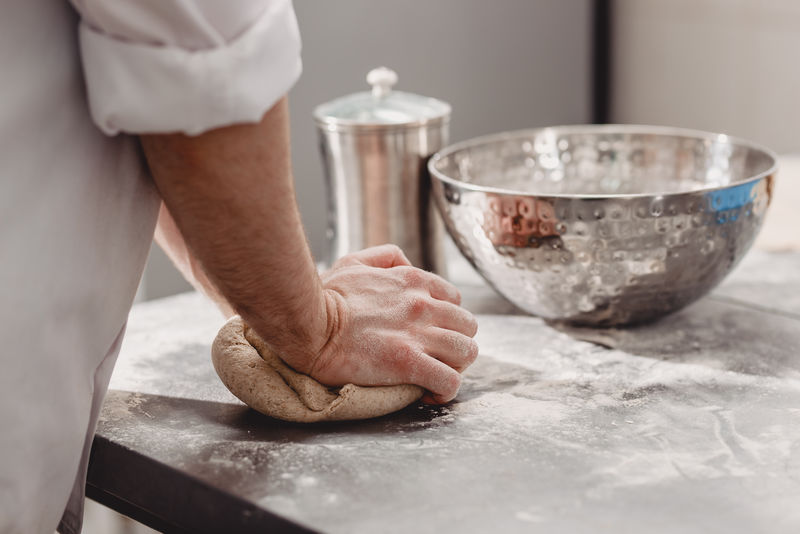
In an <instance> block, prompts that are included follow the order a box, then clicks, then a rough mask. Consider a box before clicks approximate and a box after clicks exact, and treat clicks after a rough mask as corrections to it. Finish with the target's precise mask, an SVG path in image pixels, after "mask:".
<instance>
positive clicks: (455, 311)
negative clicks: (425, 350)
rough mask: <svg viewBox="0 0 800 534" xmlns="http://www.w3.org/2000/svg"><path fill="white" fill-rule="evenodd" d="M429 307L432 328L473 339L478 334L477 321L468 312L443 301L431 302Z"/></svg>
mask: <svg viewBox="0 0 800 534" xmlns="http://www.w3.org/2000/svg"><path fill="white" fill-rule="evenodd" d="M429 306H430V321H431V324H432V325H433V326H438V327H439V328H444V329H446V330H452V331H454V332H460V333H462V334H464V335H465V336H468V337H475V334H476V333H477V332H478V321H477V320H476V319H475V316H474V315H472V314H471V313H470V312H468V311H467V310H465V309H464V308H462V307H461V306H456V305H455V304H453V303H450V302H445V301H443V300H432V301H430V303H429Z"/></svg>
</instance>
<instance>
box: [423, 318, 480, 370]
mask: <svg viewBox="0 0 800 534" xmlns="http://www.w3.org/2000/svg"><path fill="white" fill-rule="evenodd" d="M423 343H424V346H425V352H426V353H428V354H430V355H431V356H433V357H434V358H436V359H437V360H439V361H440V362H442V363H445V364H447V365H449V366H450V367H452V368H453V369H455V370H456V371H458V372H459V373H462V372H464V370H465V369H466V368H467V367H469V366H470V365H472V362H474V361H475V359H476V358H477V357H478V344H477V343H476V342H475V340H474V339H472V338H471V337H467V336H465V335H464V334H461V333H459V332H454V331H453V330H445V329H443V328H438V327H433V328H431V329H430V330H429V331H428V332H427V335H426V336H425V337H424V339H423Z"/></svg>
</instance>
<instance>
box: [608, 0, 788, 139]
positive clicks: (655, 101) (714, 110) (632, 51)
mask: <svg viewBox="0 0 800 534" xmlns="http://www.w3.org/2000/svg"><path fill="white" fill-rule="evenodd" d="M613 13H614V17H613V22H612V24H613V36H614V38H613V49H614V53H613V60H612V94H613V99H612V111H611V117H612V120H614V121H618V122H631V123H644V124H666V125H673V126H685V127H690V128H699V129H704V130H712V131H721V132H726V133H729V134H734V135H737V136H741V137H745V138H749V139H752V140H754V141H758V142H760V143H762V144H765V145H767V146H769V147H771V148H773V149H774V150H776V151H778V152H783V153H785V152H797V151H800V1H798V0H669V1H667V0H615V2H614V4H613Z"/></svg>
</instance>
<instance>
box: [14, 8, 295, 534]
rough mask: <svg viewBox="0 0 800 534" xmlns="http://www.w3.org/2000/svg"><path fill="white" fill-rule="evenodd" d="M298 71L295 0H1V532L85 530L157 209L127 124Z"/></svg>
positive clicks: (248, 117) (264, 102)
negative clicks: (112, 387) (96, 448)
mask: <svg viewBox="0 0 800 534" xmlns="http://www.w3.org/2000/svg"><path fill="white" fill-rule="evenodd" d="M300 70H301V66H300V40H299V34H298V30H297V23H296V20H295V16H294V12H293V9H292V5H291V0H226V1H220V0H76V1H75V2H74V5H72V6H71V5H70V4H68V3H67V2H66V1H61V2H59V1H56V0H18V1H14V2H4V3H3V5H2V6H0V223H2V224H0V533H3V534H6V533H24V534H29V533H37V532H41V533H48V534H50V533H52V532H53V530H54V529H56V527H57V525H59V521H60V526H59V527H58V528H59V530H60V531H61V532H63V533H73V532H79V531H80V527H81V520H82V515H83V492H84V483H85V474H86V465H87V460H88V453H89V448H90V445H91V441H92V436H93V434H94V429H95V425H96V421H97V415H98V411H99V409H100V405H101V404H102V399H103V396H104V394H105V391H106V389H107V384H108V380H109V377H110V374H111V370H112V369H113V366H114V361H115V359H116V355H117V351H118V350H119V346H120V343H121V340H122V336H123V332H124V328H125V322H126V318H127V315H128V311H129V308H130V305H131V303H132V301H133V297H134V294H135V292H136V287H137V284H138V281H139V278H140V277H141V273H142V269H143V267H144V263H145V260H146V256H147V251H148V247H149V244H150V241H151V239H152V235H153V229H154V226H155V222H156V218H157V212H158V205H159V197H158V195H157V192H156V190H155V188H154V186H153V184H152V182H151V180H150V178H149V176H148V175H147V172H146V169H145V167H144V165H143V161H142V157H141V154H140V152H139V150H138V148H137V146H138V145H137V143H136V140H135V138H134V137H132V136H130V135H127V134H131V133H134V134H135V133H144V132H175V131H183V132H186V133H189V134H196V133H199V132H202V131H205V130H208V129H211V128H215V127H218V126H223V125H229V124H233V123H240V122H255V121H258V120H259V119H260V118H261V117H262V115H263V114H264V112H266V111H267V110H268V109H269V108H270V107H272V105H273V104H274V103H275V102H276V101H277V100H278V99H279V98H280V97H281V96H282V95H283V94H285V93H286V92H287V91H288V89H289V88H290V87H291V86H292V85H293V84H294V82H295V81H296V79H297V78H298V76H299V74H300ZM101 130H102V131H101Z"/></svg>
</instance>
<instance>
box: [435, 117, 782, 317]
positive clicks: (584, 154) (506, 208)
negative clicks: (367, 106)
mask: <svg viewBox="0 0 800 534" xmlns="http://www.w3.org/2000/svg"><path fill="white" fill-rule="evenodd" d="M428 168H429V170H430V173H431V176H432V182H433V184H432V185H433V195H434V198H435V201H436V204H437V206H438V208H439V210H440V212H441V214H442V216H443V218H444V221H445V224H446V226H447V230H448V231H449V232H450V235H451V236H452V237H453V239H454V240H455V242H456V244H457V245H458V247H459V249H460V250H461V252H462V253H463V254H464V256H466V258H467V259H468V260H469V261H470V262H471V263H472V265H473V266H474V267H475V268H476V269H477V270H478V272H480V274H481V275H483V277H484V278H485V279H486V280H487V281H488V282H489V284H491V285H492V286H493V287H494V288H495V289H496V290H497V291H498V292H499V293H500V294H502V295H503V296H505V297H506V298H507V299H508V300H510V301H511V302H513V303H514V304H516V305H517V306H519V307H520V308H522V309H524V310H526V311H528V312H530V313H532V314H535V315H539V316H541V317H544V318H546V319H550V320H557V321H566V322H569V323H574V324H584V325H595V326H611V325H621V324H629V323H636V322H643V321H648V320H652V319H655V318H657V317H660V316H663V315H665V314H667V313H670V312H672V311H675V310H677V309H679V308H681V307H683V306H686V305H687V304H689V303H690V302H692V301H694V300H696V299H698V298H700V297H701V296H703V295H704V294H706V293H707V292H708V291H709V290H711V288H712V287H714V286H715V285H716V284H717V283H719V282H720V281H721V280H722V279H723V278H724V277H725V275H726V274H727V273H728V272H730V270H731V269H732V268H733V266H734V265H736V263H737V262H738V261H739V260H740V259H741V258H742V256H743V255H744V254H745V252H746V251H747V250H748V248H749V247H750V245H751V244H752V243H753V240H754V239H755V237H756V234H757V233H758V230H759V228H760V227H761V223H762V221H763V219H764V214H765V212H766V210H767V207H768V206H769V203H770V199H771V195H772V188H773V182H774V178H775V172H776V168H777V167H776V158H775V155H774V154H773V153H772V152H770V151H769V150H766V149H764V148H761V147H758V146H756V145H754V144H752V143H749V142H747V141H743V140H740V139H734V138H731V137H728V136H726V135H722V134H714V133H707V132H699V131H693V130H682V129H676V128H663V127H653V126H627V125H599V126H598V125H595V126H560V127H553V128H543V129H536V130H522V131H517V132H509V133H502V134H497V135H491V136H487V137H481V138H477V139H472V140H469V141H466V142H463V143H459V144H456V145H453V146H450V147H448V148H446V149H444V150H442V151H440V152H438V153H437V154H435V155H434V156H433V158H431V160H430V161H429V164H428Z"/></svg>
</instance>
